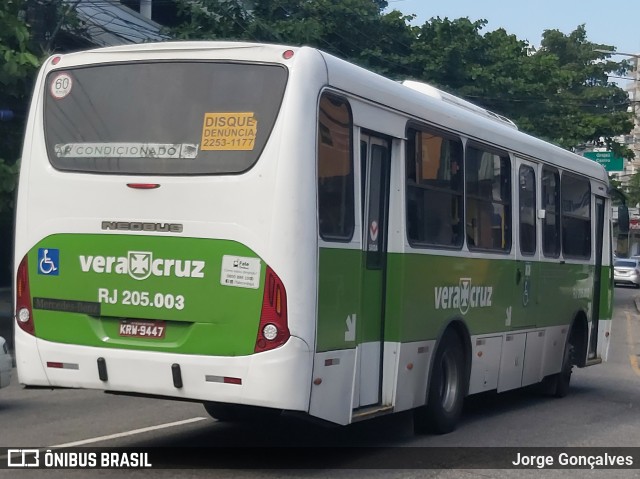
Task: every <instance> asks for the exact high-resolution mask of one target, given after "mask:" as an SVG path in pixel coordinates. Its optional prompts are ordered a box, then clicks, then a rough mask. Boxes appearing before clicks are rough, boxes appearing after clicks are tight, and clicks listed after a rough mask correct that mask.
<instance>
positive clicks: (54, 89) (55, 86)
mask: <svg viewBox="0 0 640 479" xmlns="http://www.w3.org/2000/svg"><path fill="white" fill-rule="evenodd" d="M71 87H73V80H72V79H71V75H69V74H68V73H60V74H59V75H56V76H55V77H53V79H52V80H51V96H52V97H53V98H56V99H58V100H61V99H62V98H64V97H65V96H67V95H68V94H69V93H71Z"/></svg>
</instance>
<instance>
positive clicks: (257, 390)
mask: <svg viewBox="0 0 640 479" xmlns="http://www.w3.org/2000/svg"><path fill="white" fill-rule="evenodd" d="M35 343H37V345H36V344H35ZM16 346H19V347H20V351H19V352H18V357H17V362H18V363H19V364H20V367H19V369H18V380H19V381H20V383H21V384H28V385H33V386H47V387H72V388H86V389H104V390H108V391H115V392H128V393H140V394H148V395H158V396H165V397H167V398H181V399H195V400H201V401H220V402H228V403H235V404H245V405H252V406H263V407H271V408H277V409H288V410H294V411H307V410H308V407H309V389H308V388H304V387H300V386H301V385H304V384H305V383H306V382H307V381H308V378H309V375H310V372H311V359H312V358H311V355H310V352H309V349H308V347H307V345H306V343H304V342H303V341H301V340H300V339H298V338H291V339H290V340H289V341H288V342H287V343H286V344H285V345H284V346H282V347H280V348H278V349H275V350H272V351H267V352H263V353H261V354H260V355H261V356H262V359H261V360H259V361H256V360H255V357H254V356H243V357H220V356H204V355H185V354H171V353H158V352H150V351H144V350H124V349H115V348H99V347H87V346H77V345H72V344H69V345H66V346H65V347H64V349H61V348H60V345H59V344H58V343H54V342H50V341H45V340H41V339H34V338H33V336H28V335H27V334H26V333H24V332H23V331H17V332H16ZM36 348H37V350H38V351H39V354H40V357H41V358H42V364H44V365H46V364H47V363H52V364H61V365H62V367H52V366H49V367H46V376H45V377H43V376H42V368H41V366H40V362H39V361H38V362H35V361H33V359H35V358H31V357H29V356H23V354H22V351H23V350H25V349H29V350H36ZM98 358H102V359H104V362H105V364H106V365H107V366H106V371H107V374H108V379H107V380H106V381H102V380H100V378H99V376H98V365H97V360H98ZM174 364H179V365H180V371H181V377H182V382H183V385H182V387H180V388H178V387H176V386H175V385H174V382H173V379H172V365H174ZM225 378H226V380H225Z"/></svg>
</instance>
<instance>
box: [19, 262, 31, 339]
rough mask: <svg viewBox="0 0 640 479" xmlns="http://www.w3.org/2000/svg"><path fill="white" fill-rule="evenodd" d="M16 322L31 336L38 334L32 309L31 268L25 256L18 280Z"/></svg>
mask: <svg viewBox="0 0 640 479" xmlns="http://www.w3.org/2000/svg"><path fill="white" fill-rule="evenodd" d="M16 322H17V323H18V326H20V329H22V330H23V331H26V332H27V333H29V334H33V335H35V334H36V330H35V326H34V324H33V311H32V309H31V292H30V291H29V268H28V265H27V257H26V256H25V257H24V259H23V260H22V262H21V263H20V266H18V275H17V278H16Z"/></svg>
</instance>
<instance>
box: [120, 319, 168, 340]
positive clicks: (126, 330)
mask: <svg viewBox="0 0 640 479" xmlns="http://www.w3.org/2000/svg"><path fill="white" fill-rule="evenodd" d="M166 330H167V326H166V325H165V322H164V321H142V320H131V319H122V320H120V328H119V329H118V334H119V335H120V336H123V337H127V338H150V339H163V338H164V333H165V331H166Z"/></svg>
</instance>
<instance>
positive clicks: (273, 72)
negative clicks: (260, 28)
mask: <svg viewBox="0 0 640 479" xmlns="http://www.w3.org/2000/svg"><path fill="white" fill-rule="evenodd" d="M286 82H287V70H286V69H285V68H284V67H283V66H279V65H264V64H243V63H225V62H155V63H120V64H106V65H97V66H89V67H82V68H75V69H69V70H56V71H53V72H51V73H50V74H49V75H48V77H47V81H46V91H45V98H46V99H45V115H44V122H45V123H44V127H45V136H46V144H47V152H48V155H49V159H50V161H51V164H52V165H53V166H54V167H55V168H57V169H60V170H68V171H78V172H91V173H114V174H158V175H209V174H225V173H241V172H243V171H246V170H247V169H249V168H251V166H253V165H254V164H255V162H256V161H257V160H258V157H259V156H260V153H261V151H262V149H263V148H264V145H265V144H266V142H267V139H268V138H269V135H270V133H271V130H272V128H273V125H274V123H275V121H276V117H277V115H278V111H279V108H280V104H281V103H282V97H283V95H284V89H285V86H286Z"/></svg>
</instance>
